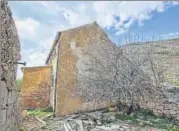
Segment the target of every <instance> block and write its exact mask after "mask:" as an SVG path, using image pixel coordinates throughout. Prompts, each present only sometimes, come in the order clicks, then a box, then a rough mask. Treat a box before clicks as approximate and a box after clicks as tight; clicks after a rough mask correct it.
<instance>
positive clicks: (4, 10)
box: [0, 0, 20, 131]
mask: <svg viewBox="0 0 179 131" xmlns="http://www.w3.org/2000/svg"><path fill="white" fill-rule="evenodd" d="M0 13H1V21H0V25H1V27H0V31H1V39H0V40H1V42H0V44H1V45H0V50H1V54H0V57H1V59H0V65H1V67H0V70H1V72H0V78H1V81H0V130H1V131H19V129H18V127H19V123H18V122H19V101H18V88H17V85H16V69H17V64H16V63H17V61H18V60H19V59H20V57H19V52H20V44H19V37H18V34H17V30H16V26H15V23H14V21H13V18H12V13H11V10H10V8H9V7H8V5H7V1H4V0H2V1H1V9H0Z"/></svg>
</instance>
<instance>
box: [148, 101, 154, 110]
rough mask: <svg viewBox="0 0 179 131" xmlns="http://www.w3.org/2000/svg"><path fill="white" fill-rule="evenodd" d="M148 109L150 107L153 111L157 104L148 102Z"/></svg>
mask: <svg viewBox="0 0 179 131" xmlns="http://www.w3.org/2000/svg"><path fill="white" fill-rule="evenodd" d="M147 107H148V108H149V109H152V108H154V107H155V103H153V102H148V103H147Z"/></svg>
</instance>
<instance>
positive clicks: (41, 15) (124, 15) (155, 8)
mask: <svg viewBox="0 0 179 131" xmlns="http://www.w3.org/2000/svg"><path fill="white" fill-rule="evenodd" d="M9 3H10V2H9ZM176 5H178V2H163V1H130V2H128V1H85V2H84V1H78V2H76V1H73V2H64V1H59V2H57V1H31V2H30V1H29V2H13V4H12V5H11V8H12V9H13V10H14V11H15V12H19V13H18V14H20V13H21V12H22V10H21V7H22V6H23V7H24V8H25V7H28V9H32V10H29V11H28V12H27V13H28V15H27V16H26V17H25V16H23V17H21V16H17V15H15V22H16V25H17V30H18V32H19V36H20V39H21V44H22V45H23V46H22V47H23V48H22V49H21V50H22V61H26V62H27V63H28V64H27V66H36V65H43V64H44V61H45V59H46V56H47V54H48V53H49V50H50V48H51V46H52V44H53V40H54V38H55V35H56V33H57V32H58V31H62V30H66V29H69V28H74V27H76V26H80V25H83V24H87V23H90V22H93V21H97V22H98V23H99V25H100V26H101V27H103V28H105V29H107V30H110V29H111V28H112V29H114V30H115V31H114V35H121V34H124V33H126V32H128V31H129V30H130V28H131V26H132V25H133V24H134V22H137V23H138V24H139V25H140V26H142V25H143V24H145V21H146V20H149V19H151V18H152V16H153V14H154V12H158V13H162V12H164V11H165V10H167V9H168V8H170V7H172V6H176ZM15 6H16V8H15ZM17 6H19V9H18V8H17ZM13 7H14V8H13ZM31 11H32V12H33V13H32V14H30V12H31ZM29 41H30V42H29ZM27 45H28V46H27ZM29 45H30V47H29ZM24 47H26V48H24ZM27 47H28V48H27ZM18 71H19V70H18Z"/></svg>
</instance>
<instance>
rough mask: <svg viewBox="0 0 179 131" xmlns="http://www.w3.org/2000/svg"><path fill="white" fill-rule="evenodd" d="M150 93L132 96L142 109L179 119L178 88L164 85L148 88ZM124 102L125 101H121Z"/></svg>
mask: <svg viewBox="0 0 179 131" xmlns="http://www.w3.org/2000/svg"><path fill="white" fill-rule="evenodd" d="M148 92H150V94H141V96H140V97H138V98H136V97H135V98H134V99H135V101H136V103H137V104H138V105H139V106H140V107H141V108H144V109H149V110H151V111H153V113H154V114H155V115H157V116H167V117H169V118H173V119H175V120H179V89H178V88H176V87H170V88H168V87H165V88H162V89H161V88H156V89H152V88H151V89H148ZM123 102H124V103H125V102H126V101H123Z"/></svg>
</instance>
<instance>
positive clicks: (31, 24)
mask: <svg viewBox="0 0 179 131" xmlns="http://www.w3.org/2000/svg"><path fill="white" fill-rule="evenodd" d="M15 23H16V26H17V30H18V32H19V35H20V36H21V37H23V38H33V37H34V36H36V35H37V34H36V31H37V29H38V27H39V26H40V23H39V22H38V21H36V20H35V19H33V18H31V17H27V18H25V19H19V18H15Z"/></svg>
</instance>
